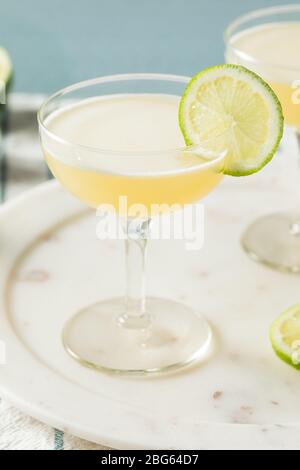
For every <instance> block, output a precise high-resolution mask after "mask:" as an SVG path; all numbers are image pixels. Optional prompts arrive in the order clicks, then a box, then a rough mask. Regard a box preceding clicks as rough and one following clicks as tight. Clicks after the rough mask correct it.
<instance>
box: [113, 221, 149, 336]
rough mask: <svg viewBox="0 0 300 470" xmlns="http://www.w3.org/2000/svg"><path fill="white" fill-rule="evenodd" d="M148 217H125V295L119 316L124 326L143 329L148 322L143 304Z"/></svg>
mask: <svg viewBox="0 0 300 470" xmlns="http://www.w3.org/2000/svg"><path fill="white" fill-rule="evenodd" d="M149 229H150V219H143V220H137V219H134V218H127V219H125V220H124V221H123V230H124V232H125V262H126V296H125V313H124V314H123V315H122V316H121V317H120V318H119V322H120V324H121V325H122V326H123V327H125V328H131V329H143V328H147V327H148V326H149V323H150V317H149V315H147V313H146V305H145V285H146V283H145V280H146V279H145V278H146V276H145V261H146V248H147V241H148V236H149Z"/></svg>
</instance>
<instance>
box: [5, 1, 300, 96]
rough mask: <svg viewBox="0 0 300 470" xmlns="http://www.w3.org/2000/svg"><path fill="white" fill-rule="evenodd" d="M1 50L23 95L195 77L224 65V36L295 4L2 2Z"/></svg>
mask: <svg viewBox="0 0 300 470" xmlns="http://www.w3.org/2000/svg"><path fill="white" fill-rule="evenodd" d="M0 1H1V6H0V44H2V45H4V46H5V47H7V48H8V50H9V52H10V54H11V56H12V59H13V63H14V67H15V82H14V89H15V90H16V91H31V92H52V91H55V90H56V89H58V88H62V87H64V86H65V85H68V84H70V83H73V82H76V81H79V80H83V79H87V78H92V77H95V76H99V75H104V74H111V73H123V72H134V71H136V72H137V71H139V72H143V71H152V72H170V73H178V74H184V75H192V74H194V73H195V72H197V71H198V70H199V69H201V68H203V67H204V66H206V65H211V64H215V63H220V62H223V51H224V45H223V31H224V28H225V27H226V25H227V24H228V22H230V21H231V20H232V19H234V18H235V17H236V16H238V15H240V14H242V13H246V12H248V11H250V10H253V9H255V8H260V7H265V6H272V5H280V4H284V3H286V4H287V3H299V2H297V1H294V2H293V1H292V0H288V1H287V2H284V1H283V0H278V1H277V0H47V1H45V0H0Z"/></svg>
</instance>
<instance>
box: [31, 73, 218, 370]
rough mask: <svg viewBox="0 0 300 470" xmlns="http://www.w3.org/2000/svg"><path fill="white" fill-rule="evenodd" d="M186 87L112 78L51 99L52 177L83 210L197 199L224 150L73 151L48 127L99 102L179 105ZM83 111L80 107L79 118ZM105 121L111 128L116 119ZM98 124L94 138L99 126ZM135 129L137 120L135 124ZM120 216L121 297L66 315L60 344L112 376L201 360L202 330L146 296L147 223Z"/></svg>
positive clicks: (47, 140)
mask: <svg viewBox="0 0 300 470" xmlns="http://www.w3.org/2000/svg"><path fill="white" fill-rule="evenodd" d="M188 81H189V79H188V78H187V77H178V76H172V75H156V74H132V75H119V76H112V77H103V78H99V79H95V80H91V81H87V82H82V83H79V84H76V85H74V86H71V87H68V88H66V89H64V90H62V91H60V92H58V93H56V94H55V95H53V96H52V97H50V98H49V99H48V100H47V101H46V102H45V103H44V104H43V106H42V107H41V109H40V111H39V116H38V119H39V127H40V135H41V142H42V147H43V151H44V154H45V158H46V160H47V163H48V165H49V167H50V168H51V170H52V172H53V173H54V175H55V176H56V177H57V178H58V179H59V180H60V181H61V183H62V184H63V185H64V186H65V188H66V189H67V190H69V191H70V192H72V193H73V194H74V195H75V196H77V197H78V198H79V199H81V200H83V201H84V202H86V203H87V204H88V205H90V206H92V207H97V206H98V205H100V204H104V203H109V204H112V205H113V206H114V207H116V209H117V201H118V198H119V196H126V197H127V199H128V203H129V204H134V203H139V204H144V205H145V206H146V207H149V205H150V203H167V204H173V203H180V204H187V203H192V202H195V201H196V200H198V199H200V198H201V197H203V196H204V195H205V194H207V193H208V192H210V191H211V190H212V189H213V188H214V187H215V186H216V185H217V184H218V183H219V182H220V181H221V179H222V172H221V169H222V164H223V160H224V156H225V152H223V153H219V154H212V153H209V152H208V153H207V155H205V151H203V152H202V154H201V156H199V155H195V154H194V152H193V151H192V150H191V149H187V148H176V147H175V146H174V148H170V149H164V150H162V149H161V148H160V146H159V142H157V143H156V142H155V141H154V142H153V145H154V146H155V145H156V144H157V148H156V147H154V150H153V149H151V150H149V151H146V152H143V151H136V150H135V149H134V145H133V147H132V151H128V149H127V151H126V152H125V151H124V152H122V151H120V150H114V149H113V146H112V149H109V148H101V145H99V146H96V147H95V146H92V145H91V146H90V145H89V144H88V143H85V144H84V145H82V143H80V144H79V143H76V142H75V141H74V140H76V138H75V139H69V140H68V139H67V138H64V136H62V135H58V134H57V133H56V132H55V131H53V128H52V127H51V122H53V116H57V115H59V116H60V118H59V119H60V120H64V116H66V114H65V115H64V110H65V109H67V108H68V109H70V106H71V107H72V106H76V105H78V104H79V105H82V103H91V102H95V101H94V100H95V99H97V100H98V99H99V98H100V97H103V98H107V97H108V98H109V99H111V97H117V99H119V98H120V97H121V98H122V97H125V98H126V97H127V98H128V97H129V99H130V97H132V96H133V95H134V96H135V97H141V96H148V97H149V95H151V96H153V97H154V98H155V97H156V98H157V97H160V96H161V97H163V96H166V95H168V96H169V97H170V96H171V97H173V98H175V97H178V101H177V105H178V103H179V97H180V96H181V95H182V93H183V91H184V89H185V87H186V84H187V83H188ZM127 98H126V99H127ZM156 98H155V99H156ZM173 98H172V99H173ZM85 100H86V101H85ZM146 105H147V104H146V102H145V106H146ZM177 105H176V109H175V108H174V110H175V114H174V116H175V119H176V126H177ZM88 106H89V105H87V106H86V105H84V109H85V111H88ZM128 113H130V108H129V109H128ZM128 117H129V115H128ZM110 118H111V119H114V118H116V120H117V118H119V116H111V117H110ZM124 119H126V116H125V117H124ZM141 119H142V117H141V118H140V119H139V121H141ZM49 123H50V124H49ZM124 124H125V121H124ZM103 125H104V123H103V122H102V126H103ZM97 126H98V129H99V130H100V128H101V121H99V122H98V121H97ZM140 126H143V121H142V122H138V127H140ZM140 129H141V128H140ZM137 132H139V131H138V129H137ZM140 132H141V131H140ZM85 137H86V136H85ZM125 137H126V136H125ZM115 138H116V139H118V127H117V124H116V135H115ZM180 138H181V137H180ZM119 215H120V214H119ZM121 217H122V220H123V227H124V230H125V234H126V238H125V244H126V270H127V273H126V282H127V294H126V297H125V299H124V298H116V299H110V300H103V301H100V302H98V303H97V304H95V305H92V306H89V307H87V308H84V309H83V310H81V311H80V312H79V313H78V314H77V315H75V316H74V317H72V318H71V319H70V320H69V322H68V323H67V325H66V326H65V328H64V331H63V343H64V346H65V348H66V350H67V351H68V352H69V353H70V354H71V355H72V357H74V358H75V359H77V360H78V361H79V362H81V363H82V364H84V365H87V366H89V367H94V368H97V369H101V370H107V371H114V372H118V373H122V372H123V373H149V372H160V371H166V370H170V369H176V368H178V367H182V366H184V365H187V364H189V363H191V362H193V361H195V360H197V359H199V358H200V357H202V356H203V354H205V353H206V352H207V350H208V348H209V346H210V341H211V330H210V327H209V325H208V323H207V322H206V320H205V319H204V318H203V317H201V316H200V315H198V314H196V313H194V312H193V311H192V310H190V309H189V308H188V307H186V306H185V305H182V304H180V303H178V302H175V301H173V300H168V299H161V298H153V297H151V298H146V297H145V274H144V266H145V249H146V244H147V237H148V234H149V224H150V219H149V217H147V218H140V219H137V218H130V217H128V215H127V214H121ZM83 249H84V248H83ZM162 262H163V261H162ZM78 269H80V267H78ZM103 275H105V273H103Z"/></svg>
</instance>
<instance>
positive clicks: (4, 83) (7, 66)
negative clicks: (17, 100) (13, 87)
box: [0, 47, 13, 93]
mask: <svg viewBox="0 0 300 470" xmlns="http://www.w3.org/2000/svg"><path fill="white" fill-rule="evenodd" d="M12 71H13V68H12V62H11V59H10V56H9V54H8V52H7V50H6V49H4V48H3V47H0V92H1V88H2V93H3V92H4V93H5V89H6V91H7V88H8V86H9V84H10V82H11V78H12ZM3 89H4V91H3Z"/></svg>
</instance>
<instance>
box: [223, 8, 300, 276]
mask: <svg viewBox="0 0 300 470" xmlns="http://www.w3.org/2000/svg"><path fill="white" fill-rule="evenodd" d="M225 40H226V60H227V62H229V63H237V64H240V65H244V66H245V67H247V68H249V69H251V70H253V71H254V72H256V73H257V74H258V75H260V76H261V77H262V78H264V79H265V80H266V81H267V82H269V84H270V85H271V87H272V88H273V90H274V91H275V93H276V94H277V96H278V98H279V99H280V101H281V104H282V107H283V113H284V117H285V122H286V124H287V125H289V126H292V127H293V128H294V129H295V134H296V137H297V139H298V142H299V149H300V54H299V47H300V5H286V6H279V7H273V8H266V9H263V10H257V11H253V12H251V13H249V14H247V15H245V16H242V17H240V18H238V19H237V20H235V21H234V22H233V23H231V24H230V25H229V27H228V28H227V30H226V32H225ZM299 177H300V175H299ZM242 245H243V247H244V248H245V250H246V251H247V253H248V254H249V255H250V256H251V257H252V258H253V259H255V260H256V261H260V262H262V263H264V264H266V265H268V266H270V267H273V268H276V269H280V270H284V271H291V272H300V208H299V207H298V208H296V209H295V210H294V211H291V212H289V213H274V214H270V215H267V216H265V217H262V218H260V219H258V220H256V221H255V222H254V223H253V224H252V225H251V226H250V227H249V228H248V230H247V231H246V232H245V234H244V236H243V238H242Z"/></svg>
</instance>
